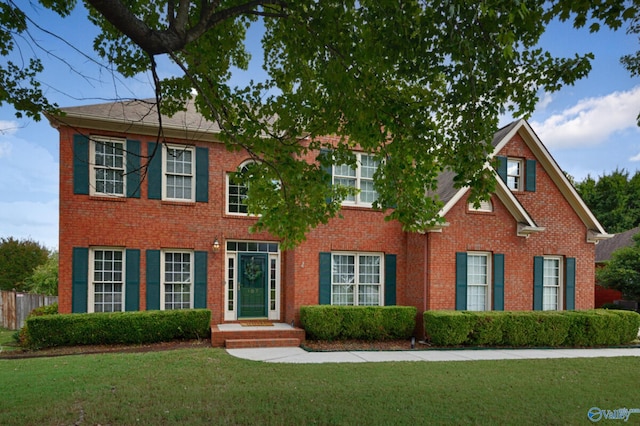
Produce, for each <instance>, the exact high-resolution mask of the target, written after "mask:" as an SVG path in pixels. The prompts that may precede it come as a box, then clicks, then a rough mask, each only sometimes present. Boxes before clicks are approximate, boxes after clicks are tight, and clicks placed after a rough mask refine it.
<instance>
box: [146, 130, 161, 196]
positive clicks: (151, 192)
mask: <svg viewBox="0 0 640 426" xmlns="http://www.w3.org/2000/svg"><path fill="white" fill-rule="evenodd" d="M147 155H148V157H149V164H148V165H147V190H148V197H149V199H150V200H160V199H161V198H162V145H161V144H157V143H155V142H149V144H148V146H147Z"/></svg>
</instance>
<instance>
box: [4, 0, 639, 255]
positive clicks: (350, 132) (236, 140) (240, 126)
mask: <svg viewBox="0 0 640 426" xmlns="http://www.w3.org/2000/svg"><path fill="white" fill-rule="evenodd" d="M40 2H41V3H42V4H43V5H45V6H46V7H49V8H51V9H53V10H55V11H56V12H58V13H59V14H61V15H63V16H64V15H66V14H68V13H69V12H70V11H71V10H72V9H73V7H75V5H76V0H40ZM2 4H3V5H4V7H3V10H4V14H3V15H2V16H0V20H2V21H8V22H9V23H10V24H11V25H12V26H5V27H2V28H0V33H2V34H1V35H3V36H4V37H5V38H6V37H7V34H12V33H11V31H17V32H20V31H22V28H23V26H24V13H22V12H21V11H20V10H19V8H18V7H17V6H15V4H14V3H2ZM86 4H87V6H88V8H89V11H90V19H91V20H92V22H94V23H95V24H96V25H97V26H99V27H100V29H101V33H100V35H99V36H98V37H97V38H96V40H95V42H94V48H95V50H96V51H97V52H98V53H99V54H100V55H101V56H102V57H103V58H104V59H106V60H108V61H109V62H110V63H112V64H114V65H115V67H116V68H117V69H118V71H119V72H121V73H122V74H123V75H125V76H133V75H136V74H139V73H144V72H151V73H152V75H153V76H154V78H155V84H156V93H157V100H158V102H159V103H160V105H161V109H162V111H163V112H165V113H168V114H172V113H174V112H176V111H178V110H180V109H181V108H183V105H184V103H185V101H186V100H187V99H188V98H189V97H190V96H191V93H192V89H194V88H195V89H196V91H197V95H196V98H195V102H196V105H197V107H198V108H199V111H200V112H201V113H202V114H203V115H204V116H205V117H206V118H208V119H210V120H212V121H217V122H218V123H219V124H220V127H221V128H222V134H221V138H222V139H223V140H224V142H225V143H227V144H228V146H229V148H231V149H239V148H243V149H245V150H247V151H248V152H249V153H250V155H251V157H253V159H255V160H256V164H255V165H254V166H253V167H252V168H251V170H250V173H249V175H248V177H249V178H250V181H251V185H250V186H249V194H248V195H249V197H248V208H249V212H250V213H254V214H256V215H260V216H259V221H258V223H257V225H256V226H255V228H256V229H266V230H268V231H270V232H272V233H273V234H275V235H277V236H279V237H280V238H282V239H283V242H284V244H285V246H288V245H293V244H296V243H299V242H300V241H302V240H303V239H304V235H305V233H306V232H307V231H308V230H309V229H310V228H312V227H315V226H317V225H318V224H320V223H326V222H327V221H328V220H329V218H331V217H333V216H335V215H336V214H338V212H339V209H340V203H341V200H342V199H343V198H344V197H345V196H346V195H347V194H348V193H349V191H348V190H345V189H344V188H340V187H336V186H334V187H331V186H330V185H328V184H327V173H326V172H325V168H326V167H328V166H330V165H331V164H342V163H347V164H351V165H355V161H356V160H355V158H354V157H353V155H351V151H352V150H353V149H358V150H362V151H364V152H367V153H372V154H374V155H375V156H376V157H377V158H378V160H379V161H380V164H381V166H380V168H379V169H378V171H377V173H376V175H375V177H374V179H375V184H376V188H377V192H378V194H379V198H378V200H377V203H376V206H377V207H379V208H381V209H383V208H385V207H387V206H393V207H394V208H393V209H391V210H390V211H389V214H388V216H387V218H388V219H396V220H398V221H399V222H400V223H402V225H403V226H404V228H405V229H406V230H409V231H416V230H423V229H424V228H425V227H427V226H429V225H430V224H432V223H433V222H434V221H437V220H438V211H439V210H440V208H441V203H440V202H439V200H438V199H437V198H435V197H433V196H431V197H427V196H425V193H426V192H427V191H432V190H434V189H435V186H436V178H437V176H438V174H439V173H440V172H441V171H443V170H447V169H450V170H453V171H454V172H455V173H456V174H457V177H456V183H457V184H458V185H459V186H465V185H469V186H471V188H472V196H473V197H475V198H476V199H478V198H482V197H486V194H487V193H488V192H489V191H491V189H492V188H493V185H494V176H493V172H492V171H491V170H490V169H489V168H486V167H485V165H486V163H487V161H489V158H490V154H491V152H492V148H491V145H490V142H491V140H492V136H493V134H494V132H495V131H496V129H497V125H498V117H499V116H500V115H501V114H504V113H505V112H507V111H509V112H511V113H512V114H513V115H514V116H523V117H526V116H528V115H529V114H530V113H531V112H532V111H533V109H534V107H535V104H536V102H537V100H538V93H539V92H540V91H547V92H553V91H556V90H558V89H559V88H560V87H562V86H563V85H567V84H572V83H573V82H575V81H576V80H577V79H579V78H582V77H584V76H585V75H586V74H587V73H588V71H589V69H590V59H592V57H593V55H591V54H586V55H582V56H580V55H575V56H573V57H569V58H558V57H554V56H553V55H551V54H550V53H549V52H547V51H545V50H544V49H541V48H540V47H539V46H538V44H537V43H538V40H539V39H540V36H541V34H542V33H543V32H544V30H545V25H546V24H547V23H548V22H549V21H550V20H552V19H554V18H556V17H559V18H560V19H562V20H567V19H573V22H574V25H575V26H583V25H585V24H586V23H587V22H589V23H590V25H591V26H590V29H591V30H592V31H596V30H597V29H598V25H600V23H604V24H605V25H608V26H610V27H612V28H617V27H619V26H621V25H622V23H623V21H625V20H630V19H632V18H634V17H636V16H637V11H638V0H633V1H624V0H597V1H592V2H575V1H571V0H563V1H561V0H557V1H552V2H546V1H542V0H492V1H477V2H476V1H474V2H468V1H463V0H448V1H440V2H433V3H431V2H422V1H418V0H410V1H403V2H398V1H396V0H360V1H357V2H356V1H355V0H347V1H337V0H327V1H321V2H318V1H316V0H296V1H295V2H286V1H283V0H252V1H246V0H223V1H202V2H192V1H189V0H175V1H174V0H160V1H154V2H151V3H150V2H148V1H146V0H129V1H124V0H87V1H86ZM250 25H262V26H263V27H264V36H263V38H262V48H263V51H264V62H263V68H264V69H265V71H266V72H267V74H268V78H267V79H266V80H265V81H257V82H251V83H250V84H249V85H248V86H246V87H230V85H229V84H228V81H229V78H230V73H231V67H233V66H235V67H238V68H241V69H246V68H247V67H248V59H249V55H248V53H247V50H246V48H245V43H246V40H245V36H246V32H247V28H248V27H249V26H250ZM9 39H10V37H9ZM9 41H10V40H9ZM5 44H6V43H5ZM6 45H7V48H6V49H9V50H10V49H11V45H10V44H6ZM6 49H5V51H2V52H0V53H2V54H4V55H6V54H7V50H6ZM162 55H166V56H167V57H169V58H170V60H172V61H173V62H175V63H176V64H177V65H178V67H179V68H180V69H181V70H182V74H181V75H174V76H171V77H168V78H163V79H160V78H159V77H158V75H157V73H156V72H155V64H156V59H157V58H158V57H159V56H162ZM35 65H37V64H35ZM35 65H34V66H35ZM33 69H34V70H36V68H33ZM14 72H15V71H14ZM26 77H29V75H27V76H26ZM23 79H24V78H23ZM31 87H32V90H36V91H37V89H38V86H37V85H35V84H34V81H33V79H32V80H31ZM37 94H39V92H33V93H27V94H26V95H24V96H26V97H31V98H37V96H34V95H37ZM4 96H5V97H4V98H1V97H0V104H1V102H3V100H4V101H11V99H15V100H16V102H15V104H16V105H17V106H18V107H20V105H19V104H20V103H19V102H17V101H19V100H20V99H21V98H20V93H13V92H8V93H5V95H4ZM46 106H48V105H38V104H33V105H31V104H30V105H28V106H27V108H24V110H25V111H26V112H27V113H29V112H30V111H33V110H37V108H38V107H46ZM18 109H19V110H20V108H18ZM321 135H338V136H339V137H340V138H341V139H340V142H339V143H337V144H336V145H332V146H328V144H324V145H323V144H322V143H320V142H318V141H317V140H316V139H315V137H316V136H321ZM322 148H330V149H331V150H332V151H331V155H324V156H320V157H319V158H317V159H318V160H319V164H318V163H315V164H310V163H309V161H308V160H309V157H314V156H316V155H318V154H317V153H318V152H320V150H321V149H322ZM273 182H278V184H277V185H274V184H273ZM327 200H331V202H327Z"/></svg>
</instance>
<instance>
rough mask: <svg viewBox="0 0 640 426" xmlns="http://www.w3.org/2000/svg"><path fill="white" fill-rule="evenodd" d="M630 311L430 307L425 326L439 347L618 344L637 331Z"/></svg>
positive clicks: (638, 320) (639, 323) (634, 315)
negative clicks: (495, 309) (440, 308)
mask: <svg viewBox="0 0 640 426" xmlns="http://www.w3.org/2000/svg"><path fill="white" fill-rule="evenodd" d="M639 327H640V315H639V314H637V313H636V312H631V311H618V310H616V311H614V310H612V311H608V310H602V309H596V310H589V311H553V312H551V311H547V312H540V311H532V312H524V311H505V312H502V311H501V312H498V311H492V312H469V311H426V312H425V313H424V329H425V333H426V334H427V336H428V338H429V339H430V341H431V343H432V344H434V345H436V346H459V345H473V346H510V347H558V346H615V345H623V344H627V343H630V342H632V341H633V340H635V339H636V338H637V336H638V328H639Z"/></svg>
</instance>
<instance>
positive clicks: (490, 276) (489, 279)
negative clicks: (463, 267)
mask: <svg viewBox="0 0 640 426" xmlns="http://www.w3.org/2000/svg"><path fill="white" fill-rule="evenodd" d="M470 256H483V257H484V258H485V259H486V260H487V277H486V283H485V284H484V285H478V284H469V269H468V265H469V257H470ZM492 266H493V253H491V252H479V251H471V252H467V309H468V308H469V299H468V294H469V293H468V292H469V287H486V289H487V291H486V293H485V300H484V306H485V308H486V309H485V310H484V311H492V310H493V306H492V303H491V300H492V294H493V291H492V287H493V267H492ZM484 311H483V312H484Z"/></svg>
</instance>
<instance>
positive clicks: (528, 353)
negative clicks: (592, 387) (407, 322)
mask: <svg viewBox="0 0 640 426" xmlns="http://www.w3.org/2000/svg"><path fill="white" fill-rule="evenodd" d="M227 352H228V353H229V354H230V355H232V356H234V357H237V358H243V359H248V360H252V361H263V362H273V363H292V364H320V363H330V362H334V363H335V362H343V363H346V362H394V361H481V360H499V359H551V358H598V357H618V356H636V357H640V347H634V348H612V349H459V350H416V351H347V352H307V351H305V350H304V349H302V348H250V349H227Z"/></svg>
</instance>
